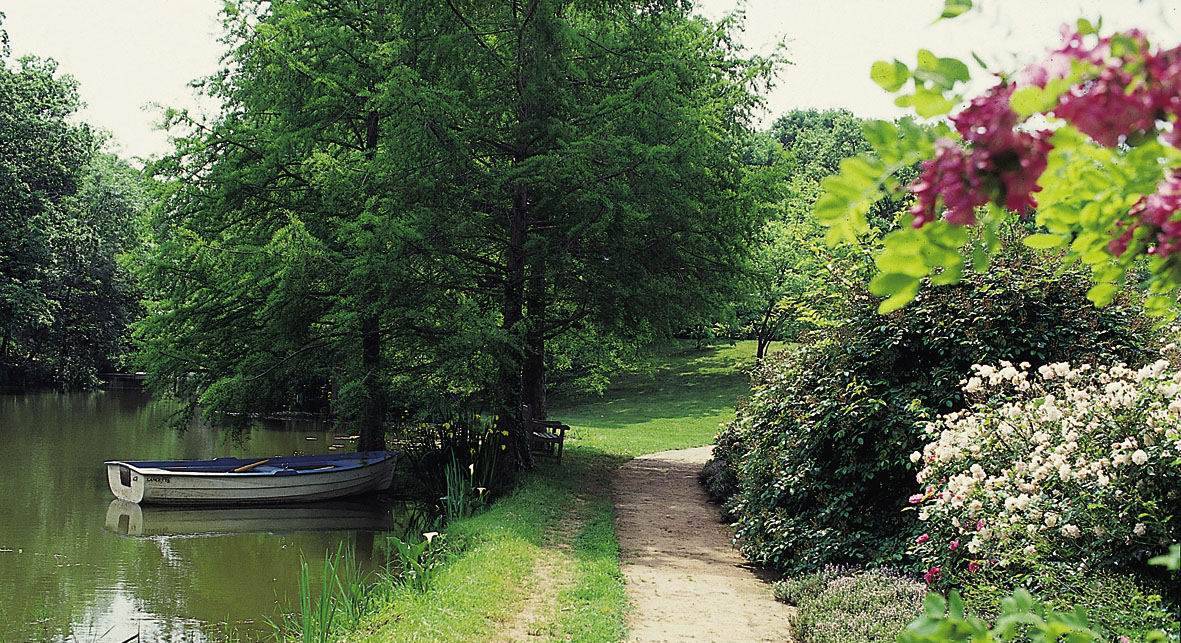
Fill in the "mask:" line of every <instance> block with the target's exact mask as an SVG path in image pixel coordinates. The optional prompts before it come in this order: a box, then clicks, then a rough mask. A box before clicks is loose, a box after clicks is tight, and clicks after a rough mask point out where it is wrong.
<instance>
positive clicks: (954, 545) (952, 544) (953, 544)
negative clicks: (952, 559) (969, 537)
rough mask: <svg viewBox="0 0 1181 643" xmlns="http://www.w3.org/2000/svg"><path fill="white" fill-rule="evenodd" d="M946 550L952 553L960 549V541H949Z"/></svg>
mask: <svg viewBox="0 0 1181 643" xmlns="http://www.w3.org/2000/svg"><path fill="white" fill-rule="evenodd" d="M947 548H948V549H950V550H952V551H955V550H957V549H959V548H960V540H959V539H958V538H957V539H955V540H953V541H951V542H950V543H947Z"/></svg>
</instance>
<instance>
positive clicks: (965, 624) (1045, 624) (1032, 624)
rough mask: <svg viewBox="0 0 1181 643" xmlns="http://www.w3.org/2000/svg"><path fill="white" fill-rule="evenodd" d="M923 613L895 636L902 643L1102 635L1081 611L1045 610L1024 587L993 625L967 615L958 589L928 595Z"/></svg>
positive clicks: (1038, 642)
mask: <svg viewBox="0 0 1181 643" xmlns="http://www.w3.org/2000/svg"><path fill="white" fill-rule="evenodd" d="M923 610H924V614H923V616H921V617H920V618H919V619H917V620H916V621H915V622H913V623H911V624H910V626H908V627H907V629H906V631H905V632H904V633H903V634H902V635H901V636H899V637H898V640H899V641H900V642H901V643H942V642H945V641H946V642H951V641H972V642H973V643H976V642H979V643H991V642H993V641H1011V640H1014V639H1016V638H1017V637H1019V636H1020V637H1021V640H1029V641H1032V642H1034V643H1041V642H1044V643H1050V642H1052V641H1061V640H1065V641H1071V642H1077V643H1085V642H1087V641H1094V642H1098V641H1103V640H1105V639H1104V637H1103V636H1102V635H1101V634H1100V633H1099V632H1098V631H1096V630H1094V629H1092V627H1091V625H1090V623H1089V621H1088V620H1087V615H1086V613H1085V612H1083V611H1082V610H1076V611H1073V612H1054V611H1051V610H1047V609H1046V608H1045V606H1044V605H1042V604H1041V603H1038V602H1037V601H1035V600H1034V599H1033V597H1032V596H1030V595H1029V593H1028V592H1026V591H1024V590H1018V591H1017V592H1015V593H1014V594H1013V595H1012V596H1010V597H1008V598H1006V599H1005V600H1004V604H1003V607H1002V610H1001V615H1000V617H999V618H998V619H997V622H996V626H995V627H994V628H991V629H990V628H989V626H988V625H987V624H986V623H985V622H984V621H982V620H980V619H979V618H975V617H972V616H966V615H965V613H964V601H963V599H962V598H960V595H959V593H958V592H952V593H951V595H950V596H949V597H948V598H947V599H944V598H943V597H942V596H940V595H938V594H928V595H927V599H926V601H924V606H923Z"/></svg>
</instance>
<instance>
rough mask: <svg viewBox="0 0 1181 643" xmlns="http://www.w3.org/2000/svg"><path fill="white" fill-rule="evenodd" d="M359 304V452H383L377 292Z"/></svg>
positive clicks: (370, 121)
mask: <svg viewBox="0 0 1181 643" xmlns="http://www.w3.org/2000/svg"><path fill="white" fill-rule="evenodd" d="M377 128H378V116H377V112H374V111H370V112H369V113H368V114H366V116H365V155H366V156H367V157H368V159H369V161H370V162H372V161H373V160H374V158H376V156H377ZM369 290H370V292H369V294H368V295H367V296H366V297H365V298H364V300H363V301H362V302H360V304H361V306H360V307H361V311H360V316H361V324H360V326H361V328H360V330H361V369H362V371H363V374H362V390H364V396H365V399H364V402H363V403H362V405H361V417H360V418H359V420H360V424H361V427H360V431H359V433H360V435H361V438H360V441H359V443H358V445H357V449H358V450H360V451H380V450H382V449H385V412H386V398H385V388H384V386H383V384H382V381H381V319H380V317H378V313H377V312H376V311H375V307H376V306H377V301H378V294H377V289H376V288H373V287H372V286H371V287H370V289H369Z"/></svg>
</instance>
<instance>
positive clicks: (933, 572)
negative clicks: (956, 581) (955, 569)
mask: <svg viewBox="0 0 1181 643" xmlns="http://www.w3.org/2000/svg"><path fill="white" fill-rule="evenodd" d="M940 571H941V570H940V569H939V566H938V565H936V566H935V567H932V568H930V569H928V570H927V572H926V573H925V574H923V580H924V581H926V582H927V584H928V585H930V584H931V583H933V582H935V579H937V578H939V572H940Z"/></svg>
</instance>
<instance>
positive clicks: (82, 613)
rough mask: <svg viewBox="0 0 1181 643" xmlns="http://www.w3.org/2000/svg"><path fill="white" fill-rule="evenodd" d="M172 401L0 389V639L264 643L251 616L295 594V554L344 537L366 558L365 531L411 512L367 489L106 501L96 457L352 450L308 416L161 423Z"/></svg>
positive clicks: (371, 548)
mask: <svg viewBox="0 0 1181 643" xmlns="http://www.w3.org/2000/svg"><path fill="white" fill-rule="evenodd" d="M177 408H178V407H177V405H176V404H175V403H173V402H169V401H162V400H160V401H157V400H152V399H151V398H150V397H149V396H147V395H146V394H144V393H142V392H139V391H111V392H96V393H71V394H58V393H30V394H2V393H0V454H3V456H4V461H3V462H4V465H3V467H4V471H3V474H0V641H4V642H9V641H55V640H71V641H74V640H76V641H80V642H88V641H103V642H106V641H114V642H121V641H124V640H126V639H127V638H128V637H131V636H133V635H135V634H139V635H140V640H141V641H206V640H223V639H225V638H227V637H234V638H236V639H239V640H247V641H253V640H260V639H266V638H269V637H270V636H271V635H272V628H271V627H270V625H268V624H267V622H266V619H268V618H269V619H273V620H274V619H279V618H280V617H281V615H282V614H283V613H284V612H290V611H291V610H292V608H293V607H294V606H296V605H297V601H298V585H299V582H298V578H299V565H300V560H301V557H302V558H305V559H306V560H308V561H309V567H311V568H312V569H313V570H315V569H317V568H318V565H319V561H322V560H323V556H324V553H325V552H326V551H328V550H335V549H336V548H337V546H338V545H339V544H340V543H342V542H345V543H350V544H353V545H355V546H356V548H357V554H358V558H359V559H360V560H361V561H362V563H363V564H364V565H366V566H368V567H374V566H377V565H380V564H382V560H383V559H382V560H379V559H381V558H382V557H381V556H380V554H379V553H378V552H379V551H381V550H382V547H381V546H380V543H376V544H375V541H384V539H385V538H384V536H383V535H382V534H381V533H380V531H382V530H389V529H395V530H397V529H399V527H401V529H403V530H404V529H405V526H404V525H405V523H407V522H408V521H412V520H413V519H414V518H417V517H418V516H414V515H412V514H414V512H412V511H408V510H405V509H398V510H393V509H391V508H390V507H389V506H383V505H382V504H380V502H375V501H374V499H362V500H361V501H342V502H332V503H320V504H317V505H312V506H304V507H264V508H260V509H237V510H217V509H201V510H178V509H167V508H152V507H146V506H145V507H143V508H140V507H138V506H137V505H130V504H127V503H122V502H115V501H113V497H112V496H111V494H110V491H109V490H108V488H107V482H106V474H105V472H104V469H103V466H102V463H103V461H104V460H109V459H161V458H211V457H216V456H218V455H264V456H265V455H274V454H291V453H321V452H326V451H328V450H329V448H330V447H331V446H332V445H333V444H337V445H340V446H343V447H344V448H345V449H346V450H351V449H352V446H353V445H352V444H351V443H345V442H344V441H342V440H340V439H336V438H335V437H334V431H333V430H332V427H331V426H330V425H328V424H326V423H317V422H283V423H273V424H272V423H266V424H256V425H254V426H252V427H251V428H249V429H247V430H238V431H232V430H219V429H218V428H215V427H211V426H208V425H206V424H204V423H198V422H194V423H190V424H189V425H188V426H186V427H185V428H184V429H177V428H174V427H173V425H172V415H173V413H174V412H175V411H176V410H177ZM308 438H315V439H314V440H311V439H308ZM316 584H317V583H315V582H314V583H313V586H314V585H316Z"/></svg>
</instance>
